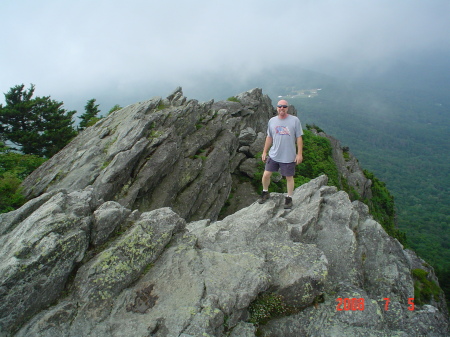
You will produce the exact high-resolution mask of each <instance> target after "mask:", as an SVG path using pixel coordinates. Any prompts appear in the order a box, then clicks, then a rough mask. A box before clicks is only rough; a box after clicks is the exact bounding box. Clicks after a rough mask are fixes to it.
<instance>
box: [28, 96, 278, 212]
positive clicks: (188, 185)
mask: <svg viewBox="0 0 450 337" xmlns="http://www.w3.org/2000/svg"><path fill="white" fill-rule="evenodd" d="M236 100H238V101H239V102H234V101H233V102H232V101H222V102H213V101H210V102H206V103H199V102H198V101H196V100H187V99H186V98H185V97H184V96H183V94H182V91H181V88H177V89H176V90H175V91H174V92H173V93H172V94H171V95H169V97H167V98H166V99H162V98H160V97H156V98H153V99H151V100H149V101H146V102H142V103H137V104H134V105H131V106H128V107H126V108H124V109H122V110H119V111H116V112H114V113H113V114H112V115H110V116H108V118H105V119H102V120H101V121H100V122H98V123H97V124H95V126H93V127H90V128H87V129H86V130H85V131H83V132H82V133H81V134H80V135H78V137H77V138H75V139H74V140H73V141H72V142H71V143H70V144H69V145H67V146H66V147H65V148H64V149H63V150H62V151H60V152H59V153H58V154H56V155H55V156H54V157H52V158H51V159H50V160H49V161H47V162H46V163H44V165H42V166H41V167H40V168H39V169H37V170H36V171H35V172H33V173H32V174H31V175H30V176H29V177H27V179H26V180H25V181H24V183H23V191H24V193H25V195H26V196H27V197H28V198H34V197H37V196H39V195H41V194H42V193H45V192H50V191H54V190H58V189H65V190H66V191H68V192H71V191H74V190H79V189H84V188H86V187H87V186H91V187H92V189H93V196H94V199H95V201H96V202H97V206H98V205H100V204H101V202H103V201H116V202H118V203H119V204H121V205H122V206H124V207H127V208H129V209H139V210H140V211H150V210H153V209H157V208H160V207H163V206H169V207H172V208H173V209H174V210H175V211H176V212H177V213H178V214H180V215H181V216H182V217H183V218H185V219H188V220H190V219H197V220H200V219H205V218H209V219H216V218H217V217H218V215H219V212H220V210H221V208H222V206H223V204H224V202H225V201H226V200H227V198H228V195H229V192H230V187H231V173H232V172H233V171H235V170H236V169H237V167H238V166H239V165H240V164H241V162H242V161H245V160H246V158H247V157H250V158H251V157H252V156H254V154H255V153H256V152H257V151H261V150H262V147H261V148H259V146H260V143H259V142H256V141H260V140H261V134H262V132H265V130H266V127H267V120H268V119H269V118H270V117H271V116H272V115H273V113H274V108H273V107H272V104H271V100H270V99H269V97H267V96H265V95H263V94H262V91H261V90H260V89H254V90H251V91H249V92H245V93H242V94H240V95H238V96H236ZM253 144H256V145H257V146H258V149H256V148H255V145H253ZM244 153H245V154H244Z"/></svg>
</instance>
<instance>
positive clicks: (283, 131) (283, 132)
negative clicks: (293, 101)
mask: <svg viewBox="0 0 450 337" xmlns="http://www.w3.org/2000/svg"><path fill="white" fill-rule="evenodd" d="M275 132H276V133H277V134H279V135H282V136H290V135H291V133H290V132H289V129H288V128H287V127H285V126H276V127H275Z"/></svg>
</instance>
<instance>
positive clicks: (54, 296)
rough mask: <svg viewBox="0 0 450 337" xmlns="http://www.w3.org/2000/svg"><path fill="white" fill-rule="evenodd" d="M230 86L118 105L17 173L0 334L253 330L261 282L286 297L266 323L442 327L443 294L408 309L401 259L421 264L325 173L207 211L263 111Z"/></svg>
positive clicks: (221, 197)
mask: <svg viewBox="0 0 450 337" xmlns="http://www.w3.org/2000/svg"><path fill="white" fill-rule="evenodd" d="M237 97H238V99H239V100H240V103H238V102H228V101H227V102H216V103H215V102H212V101H211V102H207V103H198V102H196V101H195V100H190V101H188V100H187V99H186V98H184V97H183V95H182V92H181V89H177V90H176V91H175V92H174V93H173V94H172V95H170V96H169V97H168V98H167V99H161V98H155V99H152V100H150V101H147V102H144V103H138V104H135V105H133V106H130V107H127V108H125V109H123V110H121V111H118V112H116V113H115V114H114V115H112V116H109V117H108V118H106V119H105V120H103V121H101V122H99V123H97V124H96V125H95V126H93V127H91V128H88V129H87V130H85V132H83V133H82V134H81V135H79V136H78V137H77V138H76V139H75V140H74V141H73V142H72V143H71V144H69V145H68V146H67V147H66V148H65V149H64V150H63V151H61V152H60V153H59V154H57V156H55V157H53V158H52V159H51V160H49V161H48V162H47V163H46V164H45V165H44V166H42V167H41V168H40V169H38V170H37V171H36V172H34V173H33V174H32V175H31V176H30V177H29V178H28V179H27V181H26V182H25V184H24V186H25V190H26V191H27V193H28V195H29V196H30V197H33V199H32V200H30V202H28V203H27V204H26V205H24V206H23V207H22V208H20V209H19V210H16V211H14V212H10V213H7V214H2V215H1V218H0V234H1V237H0V242H1V246H0V247H1V248H0V256H1V257H2V259H1V261H2V262H1V263H0V282H1V283H0V284H1V285H0V299H1V301H0V313H1V314H0V326H1V329H0V335H1V333H3V334H5V335H9V334H14V335H16V336H90V335H91V336H130V335H136V336H140V335H145V336H184V337H188V336H205V335H209V336H225V335H229V336H255V334H256V327H255V326H254V325H253V324H251V323H249V318H250V317H249V311H250V310H249V309H250V305H251V303H252V302H253V301H254V300H255V299H256V298H257V297H258V294H261V293H264V292H266V293H269V294H276V295H282V296H283V301H284V304H285V305H287V306H289V307H290V308H293V309H295V310H293V311H292V312H290V313H289V315H285V316H284V317H278V318H273V319H271V320H269V322H268V323H267V324H266V325H261V326H259V328H258V329H259V331H258V334H260V335H261V334H262V335H264V336H342V335H352V336H391V335H398V336H445V335H448V316H447V311H446V307H445V301H444V299H443V295H440V298H439V299H434V298H432V299H431V301H430V303H429V304H427V305H423V306H416V307H415V310H414V311H410V310H408V307H409V303H408V300H409V299H410V298H412V297H414V285H413V278H412V276H411V270H412V269H417V268H420V269H423V270H425V271H427V272H428V273H429V278H430V279H433V280H434V281H437V280H436V279H435V278H434V275H433V272H432V270H431V269H430V268H429V267H427V266H426V265H425V263H424V262H423V261H421V260H420V259H419V258H418V257H417V256H415V254H414V253H413V252H411V251H408V250H404V249H403V247H402V246H401V245H400V243H399V242H398V241H397V240H395V239H393V238H391V237H389V236H388V235H387V234H386V233H385V232H384V230H383V229H382V227H381V226H380V225H379V224H378V223H377V222H375V221H374V220H373V218H372V217H371V216H370V215H369V213H368V209H367V207H366V206H365V205H364V204H362V203H360V202H353V203H352V202H351V201H350V200H349V198H348V195H347V194H346V193H344V192H340V191H338V190H337V189H336V188H334V187H330V186H327V177H325V176H322V177H319V178H317V179H315V180H313V181H311V182H310V183H308V184H305V185H303V186H301V187H299V188H297V189H296V191H295V195H294V208H293V209H292V210H290V211H286V210H284V209H283V208H282V205H281V204H282V201H283V200H282V199H283V198H282V196H281V195H279V194H273V195H272V198H271V199H270V201H269V202H267V203H266V204H264V205H259V204H257V203H252V200H251V201H250V203H251V205H249V206H248V207H245V208H243V209H241V210H240V211H238V212H236V213H234V214H232V215H229V216H227V217H226V218H224V219H223V220H221V221H215V220H216V219H217V216H218V213H219V210H220V209H221V207H222V206H223V204H224V202H225V200H226V198H227V197H228V193H229V191H230V188H231V187H230V185H231V180H232V177H231V175H232V173H234V172H236V171H239V170H240V171H242V172H247V174H251V172H252V167H254V165H255V164H254V162H255V159H254V158H252V157H254V155H255V154H256V152H258V151H260V150H261V148H262V142H263V141H264V131H265V127H266V123H267V119H268V118H269V117H270V116H271V115H272V114H273V108H272V106H271V101H270V99H269V98H268V97H267V96H264V95H262V92H261V90H259V89H254V90H252V91H249V92H246V93H243V94H241V95H238V96H237ZM335 148H336V149H338V148H337V147H335ZM338 154H339V151H338V150H336V151H335V155H338ZM347 165H348V164H347ZM342 170H348V173H349V174H353V173H355V172H356V171H357V170H355V169H354V167H352V168H349V167H347V168H345V167H343V168H342ZM358 184H359V185H360V186H364V187H363V188H364V189H367V186H368V185H367V182H362V183H361V184H360V183H358ZM167 206H170V208H169V207H167ZM338 298H343V299H344V298H364V301H365V307H364V310H356V311H352V310H346V311H338V310H337V304H338V302H336V300H337V299H338ZM384 298H389V299H390V304H389V310H387V311H386V310H384V309H385V301H384ZM318 302H320V303H318Z"/></svg>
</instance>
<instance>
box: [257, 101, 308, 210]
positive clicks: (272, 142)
mask: <svg viewBox="0 0 450 337" xmlns="http://www.w3.org/2000/svg"><path fill="white" fill-rule="evenodd" d="M288 108H289V104H288V102H287V101H285V100H281V101H279V102H278V104H277V111H278V116H275V117H272V118H271V119H270V120H269V123H268V126H267V137H266V142H265V144H264V150H263V153H262V156H261V159H262V160H263V162H265V163H266V167H265V170H264V174H263V177H262V185H263V192H262V194H261V197H260V198H259V199H258V202H259V203H260V204H263V203H264V202H266V200H267V199H269V197H270V194H269V185H270V177H271V176H272V173H273V172H277V171H278V170H279V171H280V173H281V175H283V176H284V177H286V182H287V196H286V200H285V204H284V208H286V209H289V208H292V195H293V193H294V175H295V166H296V165H298V164H300V163H301V162H302V161H303V138H302V135H303V130H302V126H301V123H300V120H299V119H298V118H297V117H296V116H292V115H289V114H288ZM296 145H297V148H296ZM269 149H270V151H269Z"/></svg>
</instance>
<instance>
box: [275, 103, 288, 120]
mask: <svg viewBox="0 0 450 337" xmlns="http://www.w3.org/2000/svg"><path fill="white" fill-rule="evenodd" d="M288 108H289V103H288V102H287V101H285V100H284V99H282V100H281V101H279V102H278V104H277V112H278V117H280V118H286V117H287V115H288Z"/></svg>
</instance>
